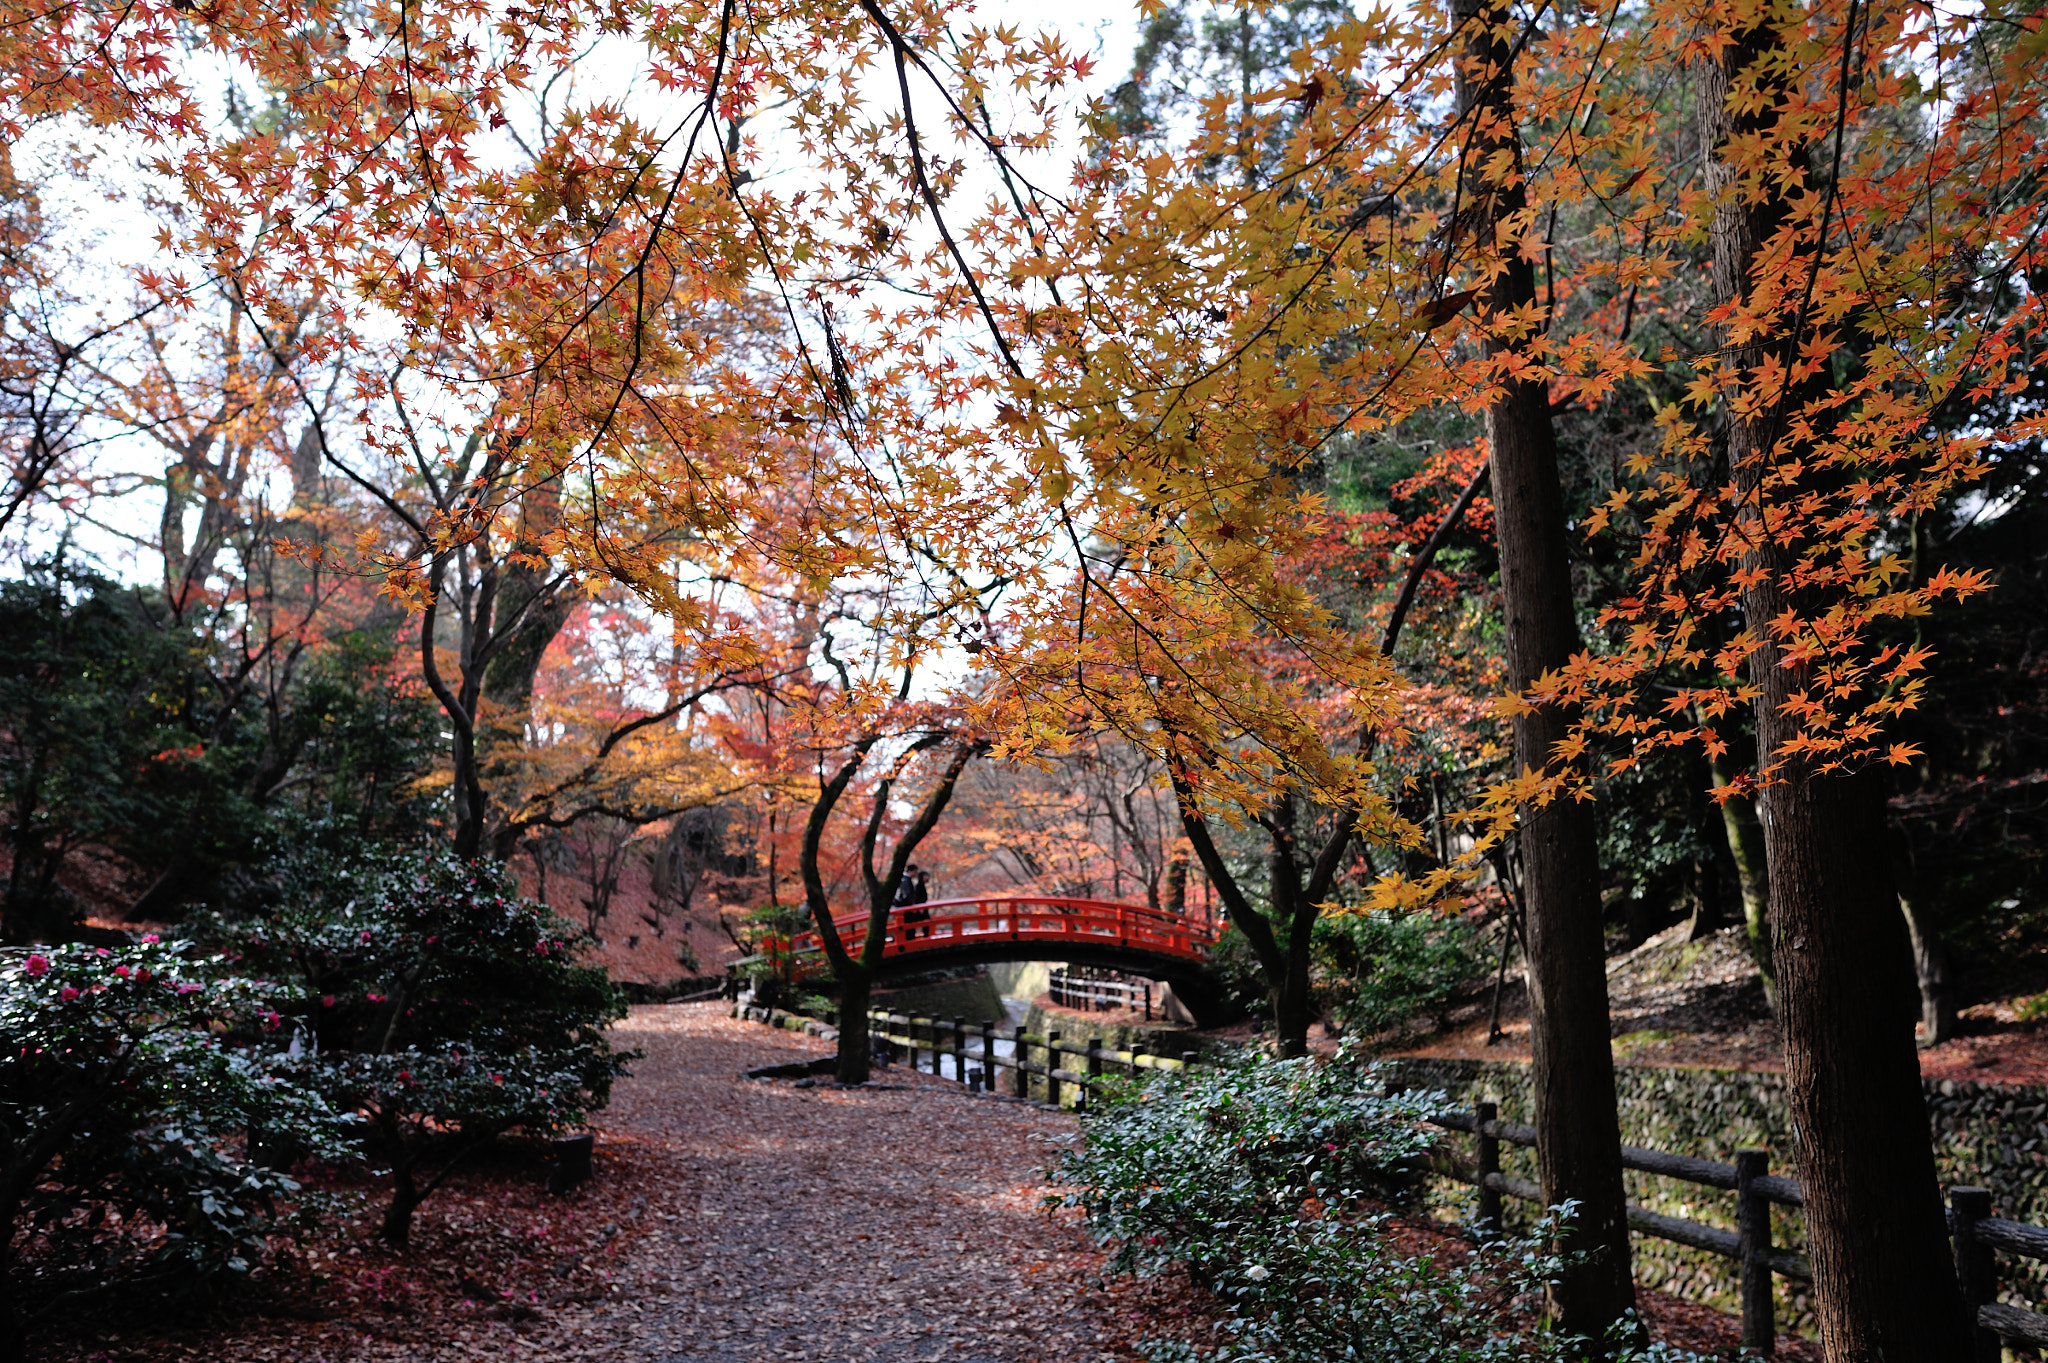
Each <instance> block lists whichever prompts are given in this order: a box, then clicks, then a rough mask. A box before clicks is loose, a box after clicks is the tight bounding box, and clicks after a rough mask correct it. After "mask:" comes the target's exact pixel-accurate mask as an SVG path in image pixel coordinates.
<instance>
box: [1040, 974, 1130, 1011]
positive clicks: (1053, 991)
mask: <svg viewBox="0 0 2048 1363" xmlns="http://www.w3.org/2000/svg"><path fill="white" fill-rule="evenodd" d="M1046 993H1047V994H1048V995H1049V996H1050V997H1051V999H1052V1001H1053V1002H1054V1003H1056V1004H1058V1005H1060V1006H1061V1007H1062V1008H1088V1009H1098V1008H1104V1009H1106V1008H1128V1009H1130V1010H1131V1011H1133V1012H1136V1011H1137V1010H1138V1008H1139V1007H1140V1006H1143V1008H1144V1010H1145V1019H1146V1021H1148V1022H1149V1021H1151V1018H1152V983H1151V981H1149V980H1142V981H1138V982H1135V983H1133V982H1131V981H1128V980H1091V979H1086V978H1083V977H1080V976H1076V975H1069V974H1067V972H1065V971H1064V970H1055V971H1053V972H1052V975H1051V978H1050V980H1049V981H1048V983H1047V987H1046Z"/></svg>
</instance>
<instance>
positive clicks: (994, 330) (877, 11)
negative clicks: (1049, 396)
mask: <svg viewBox="0 0 2048 1363" xmlns="http://www.w3.org/2000/svg"><path fill="white" fill-rule="evenodd" d="M860 7H861V8H862V9H863V10H866V11H867V13H868V16H869V17H870V18H872V19H873V20H874V21H875V23H876V24H877V25H878V26H879V27H880V28H881V30H882V33H883V35H884V36H886V37H887V38H888V39H889V47H890V50H891V51H892V52H893V53H894V55H895V58H896V88H897V90H898V91H900V92H901V94H902V96H903V131H904V133H905V135H906V136H907V137H908V138H909V140H910V168H911V174H912V176H913V177H914V178H915V179H916V181H917V189H918V193H919V195H920V196H921V197H922V198H923V199H924V202H925V207H926V208H928V209H930V210H931V215H932V225H933V226H934V227H936V228H938V229H939V237H940V239H941V240H942V241H944V242H945V243H946V250H947V251H948V252H949V253H951V255H952V257H953V263H954V264H955V265H957V266H959V267H960V275H961V278H963V279H964V280H966V282H967V288H968V290H969V292H971V293H973V295H974V302H975V305H976V306H977V307H978V308H980V309H981V316H982V320H983V321H985V322H987V323H988V330H989V335H990V336H991V337H992V338H994V340H995V343H996V349H997V350H998V351H1000V352H1001V354H1002V357H1003V363H1005V364H1007V365H1008V366H1009V367H1010V372H1011V373H1012V374H1015V375H1016V376H1017V377H1018V378H1022V377H1024V366H1023V365H1021V364H1019V363H1017V357H1016V356H1015V355H1013V354H1011V353H1010V343H1009V342H1008V341H1007V340H1005V339H1003V329H1002V327H1001V326H999V325H998V324H997V322H996V315H995V312H994V311H993V310H992V309H991V308H990V307H989V305H988V299H987V298H985V297H984V296H983V295H982V292H981V280H980V279H978V278H977V277H976V276H975V273H974V269H973V267H972V266H970V265H968V263H967V257H966V256H964V255H962V254H961V252H960V247H959V245H958V244H957V243H956V242H955V241H954V240H953V230H952V229H951V228H949V227H948V226H946V215H945V214H944V213H943V212H942V211H941V210H940V208H939V196H938V194H937V193H935V192H934V191H933V189H932V182H931V180H930V178H929V177H928V176H927V175H926V174H925V166H924V146H923V143H922V142H921V141H920V140H919V138H918V135H917V116H916V115H915V114H914V113H913V112H912V111H911V107H910V74H909V72H908V70H907V69H906V68H905V65H904V58H905V54H906V53H908V52H909V50H910V45H909V44H908V43H906V42H905V41H904V40H903V35H902V34H901V33H898V32H897V31H896V26H895V25H894V24H892V23H890V22H889V16H888V15H886V14H884V13H882V7H881V6H880V5H878V4H876V3H875V0H860Z"/></svg>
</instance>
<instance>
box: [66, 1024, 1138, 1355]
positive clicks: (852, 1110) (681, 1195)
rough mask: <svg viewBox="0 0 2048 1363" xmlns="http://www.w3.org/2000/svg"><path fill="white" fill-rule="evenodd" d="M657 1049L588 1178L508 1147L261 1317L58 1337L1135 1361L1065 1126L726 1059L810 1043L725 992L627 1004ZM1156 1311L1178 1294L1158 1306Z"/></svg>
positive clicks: (225, 1348) (78, 1351) (232, 1345)
mask: <svg viewBox="0 0 2048 1363" xmlns="http://www.w3.org/2000/svg"><path fill="white" fill-rule="evenodd" d="M620 1031H621V1033H622V1035H621V1036H620V1044H622V1045H630V1046H638V1047H640V1048H642V1049H644V1050H645V1051H646V1052H647V1058H646V1059H644V1060H642V1061H640V1062H638V1063H637V1064H636V1065H635V1067H634V1077H633V1078H632V1079H631V1080H629V1081H626V1082H625V1083H622V1084H621V1085H620V1086H619V1089H618V1093H617V1097H616V1100H615V1102H614V1104H613V1106H612V1108H611V1110H610V1111H609V1112H608V1113H606V1114H605V1115H604V1119H603V1123H602V1125H601V1127H600V1130H599V1141H598V1151H597V1168H598V1176H597V1180H596V1181H595V1182H593V1183H591V1184H589V1185H586V1186H585V1187H582V1188H579V1189H577V1190H575V1191H574V1192H572V1193H570V1194H568V1195H567V1196H564V1197H559V1198H557V1197H550V1196H548V1195H547V1193H546V1191H545V1189H544V1188H543V1187H542V1182H543V1171H542V1169H541V1168H540V1167H539V1166H538V1165H537V1164H536V1163H534V1162H533V1161H532V1159H531V1158H527V1159H522V1158H521V1157H520V1156H519V1154H518V1152H516V1151H515V1152H510V1153H508V1154H507V1155H505V1156H504V1157H502V1158H500V1159H499V1160H497V1161H496V1162H494V1163H492V1164H489V1165H486V1166H482V1167H480V1168H478V1169H476V1170H474V1171H471V1172H470V1173H468V1174H466V1175H464V1176H461V1177H458V1178H457V1179H456V1180H455V1181H453V1182H452V1183H451V1184H450V1185H449V1186H447V1187H445V1188H444V1189H442V1191H440V1192H438V1193H436V1194H435V1195H434V1197H433V1198H432V1199H431V1200H430V1201H428V1203H427V1204H426V1205H425V1206H424V1207H423V1208H422V1209H421V1210H420V1213H419V1219H418V1222H417V1228H416V1230H415V1234H414V1245H413V1249H412V1251H411V1252H410V1253H407V1254H395V1253H392V1252H390V1251H388V1250H385V1249H383V1248H382V1247H380V1246H377V1245H375V1244H374V1243H373V1242H372V1240H371V1239H370V1236H371V1232H372V1230H373V1228H374V1220H373V1210H374V1202H375V1200H376V1196H377V1194H378V1192H379V1191H380V1190H379V1189H378V1188H376V1187H375V1186H371V1187H369V1188H367V1189H365V1190H364V1191H367V1192H368V1193H369V1194H370V1195H371V1202H372V1207H371V1208H369V1209H366V1210H365V1212H364V1214H363V1215H361V1216H359V1217H357V1218H355V1219H354V1220H352V1221H351V1222H349V1223H347V1224H344V1225H342V1226H339V1227H337V1228H335V1230H334V1231H333V1232H332V1233H331V1234H328V1235H326V1236H323V1237H322V1238H321V1239H320V1240H319V1241H318V1242H316V1243H315V1244H314V1245H313V1246H312V1247H311V1249H310V1259H311V1263H310V1265H308V1267H310V1269H311V1272H310V1273H302V1272H288V1273H280V1274H277V1275H276V1282H277V1283H278V1286H277V1287H276V1288H275V1289H272V1290H271V1291H270V1292H269V1293H268V1294H267V1295H266V1296H265V1297H264V1298H263V1299H262V1301H261V1302H260V1304H259V1307H258V1309H257V1310H255V1311H253V1312H252V1311H250V1310H248V1309H246V1308H245V1309H242V1310H239V1311H237V1312H236V1313H235V1314H234V1315H233V1316H232V1317H231V1318H225V1319H224V1318H222V1317H221V1316H219V1315H214V1316H212V1317H210V1318H208V1317H205V1316H198V1317H195V1318H194V1319H193V1320H191V1321H188V1322H186V1323H183V1324H175V1325H157V1324H152V1323H148V1322H142V1323H138V1322H137V1321H135V1320H132V1319H121V1318H118V1317H109V1318H108V1320H107V1321H106V1323H105V1325H104V1327H103V1328H94V1327H95V1325H96V1322H92V1321H75V1322H72V1323H71V1326H72V1328H71V1331H70V1332H69V1337H68V1338H65V1339H59V1340H57V1341H54V1348H53V1349H52V1356H53V1357H55V1358H59V1359H63V1360H66V1363H84V1361H85V1360H92V1361H93V1363H102V1361H104V1363H142V1361H143V1360H150V1361H151V1363H156V1360H168V1359H186V1358H190V1359H202V1358H203V1359H208V1360H220V1361H221V1363H243V1361H244V1360H250V1361H253V1360H292V1363H340V1361H341V1360H361V1361H362V1363H370V1361H371V1360H377V1361H378V1363H382V1361H383V1360H441V1359H468V1358H522V1357H531V1358H547V1359H617V1360H622V1363H638V1361H639V1360H659V1361H660V1363H669V1360H698V1359H702V1360H716V1361H717V1363H724V1361H725V1360H778V1359H821V1360H864V1359H869V1358H875V1359H885V1360H890V1361H891V1363H912V1360H939V1359H960V1360H986V1361H987V1363H1008V1361H1009V1360H1034V1359H1060V1360H1069V1361H1071V1360H1095V1359H1101V1358H1104V1357H1109V1358H1127V1357H1129V1356H1130V1355H1129V1353H1128V1350H1127V1349H1125V1348H1123V1347H1122V1339H1123V1337H1124V1336H1125V1335H1126V1333H1127V1329H1128V1327H1130V1326H1132V1325H1134V1324H1136V1322H1135V1321H1134V1319H1133V1317H1132V1313H1131V1308H1130V1307H1129V1306H1128V1305H1126V1304H1125V1302H1124V1299H1125V1298H1127V1297H1134V1296H1141V1295H1143V1293H1141V1292H1138V1291H1136V1290H1135V1289H1133V1288H1131V1287H1129V1286H1126V1285H1117V1286H1114V1287H1112V1288H1111V1289H1108V1290H1105V1289H1103V1288H1101V1287H1099V1286H1098V1285H1097V1283H1098V1280H1099V1277H1100V1272H1099V1266H1100V1263H1101V1257H1100V1256H1099V1255H1098V1254H1096V1253H1095V1252H1094V1251H1092V1250H1091V1249H1090V1248H1089V1247H1088V1245H1087V1243H1086V1241H1085V1240H1084V1238H1083V1237H1082V1235H1081V1234H1080V1232H1079V1230H1078V1228H1077V1227H1076V1226H1075V1225H1074V1223H1073V1222H1072V1221H1071V1220H1066V1219H1061V1218H1057V1217H1052V1216H1048V1215H1047V1214H1046V1213H1045V1212H1044V1211H1042V1210H1041V1209H1040V1200H1041V1197H1042V1195H1043V1193H1044V1188H1043V1186H1042V1182H1041V1180H1042V1174H1043V1171H1044V1169H1045V1168H1046V1166H1047V1165H1048V1164H1049V1163H1050V1162H1051V1160H1052V1157H1053V1153H1054V1151H1053V1149H1052V1146H1051V1143H1052V1142H1053V1141H1056V1140H1058V1139H1059V1138H1061V1137H1062V1136H1064V1135H1066V1134H1068V1133H1070V1132H1071V1131H1072V1128H1073V1123H1072V1121H1071V1119H1069V1118H1066V1117H1062V1116H1059V1115H1057V1114H1054V1113H1050V1112H1046V1111H1044V1110H1041V1109H1038V1108H1034V1107H1025V1106H1021V1105H1017V1104H1012V1103H1002V1102H994V1101H988V1100H975V1099H973V1098H970V1097H968V1096H967V1095H966V1094H965V1093H963V1092H962V1090H961V1089H960V1087H959V1086H958V1085H956V1084H952V1083H941V1082H939V1081H937V1080H933V1079H931V1078H930V1077H929V1076H915V1075H910V1074H908V1073H906V1072H905V1071H904V1070H903V1069H901V1068H900V1067H898V1068H895V1069H891V1070H887V1071H882V1072H880V1073H879V1074H878V1079H879V1084H878V1085H877V1087H876V1088H875V1089H874V1090H872V1091H867V1090H859V1091H840V1090H837V1089H833V1088H829V1087H825V1088H799V1087H796V1086H795V1085H793V1084H790V1083H787V1082H780V1083H763V1082H758V1081H750V1080H746V1079H743V1078H741V1077H740V1071H741V1070H743V1069H746V1068H749V1067H752V1066H757V1065H762V1064H771V1063H775V1062H778V1061H785V1060H793V1059H803V1058H809V1057H811V1056H814V1055H821V1054H825V1053H826V1052H827V1050H828V1047H827V1046H826V1045H825V1044H824V1043H822V1042H819V1041H816V1040H813V1039H811V1038H807V1037H802V1036H798V1035H794V1034H791V1033H787V1032H779V1031H774V1030H771V1029H769V1028H765V1027H760V1026H757V1025H754V1024H751V1023H745V1022H736V1021H732V1020H730V1019H728V1018H727V1017H726V1016H725V1015H724V1005H723V1004H717V1003H709V1004H684V1005H668V1006H653V1007H644V1008H637V1009H635V1010H634V1012H633V1015H632V1017H631V1018H630V1019H629V1020H628V1021H627V1022H625V1023H624V1024H622V1025H621V1027H620ZM1169 1309H1170V1308H1169Z"/></svg>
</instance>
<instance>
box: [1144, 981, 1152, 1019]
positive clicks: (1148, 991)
mask: <svg viewBox="0 0 2048 1363" xmlns="http://www.w3.org/2000/svg"><path fill="white" fill-rule="evenodd" d="M1151 1020H1152V981H1150V980H1147V981H1145V1021H1147V1022H1150V1021H1151Z"/></svg>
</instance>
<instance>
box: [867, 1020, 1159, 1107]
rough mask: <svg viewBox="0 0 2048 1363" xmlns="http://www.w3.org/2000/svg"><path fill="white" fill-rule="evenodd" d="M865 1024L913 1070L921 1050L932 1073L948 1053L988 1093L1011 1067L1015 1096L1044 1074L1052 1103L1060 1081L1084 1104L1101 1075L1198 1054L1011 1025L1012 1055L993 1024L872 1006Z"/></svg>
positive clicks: (957, 1069) (1007, 1037)
mask: <svg viewBox="0 0 2048 1363" xmlns="http://www.w3.org/2000/svg"><path fill="white" fill-rule="evenodd" d="M868 1028H869V1033H870V1035H872V1036H874V1037H875V1038H876V1039H878V1040H881V1041H886V1042H888V1043H890V1044H891V1045H894V1046H900V1047H902V1048H903V1050H904V1052H905V1057H904V1058H905V1061H906V1062H907V1063H908V1064H909V1066H910V1068H912V1069H917V1068H918V1052H919V1051H924V1052H926V1053H927V1054H928V1056H929V1057H930V1060H929V1064H930V1070H931V1073H933V1074H939V1073H940V1072H941V1061H942V1058H943V1057H945V1056H948V1055H950V1056H952V1057H953V1073H954V1075H955V1076H956V1077H958V1078H959V1079H960V1081H961V1082H962V1083H964V1084H967V1085H968V1086H969V1087H970V1088H978V1089H985V1090H987V1091H988V1092H990V1093H994V1092H997V1089H998V1079H997V1072H998V1071H999V1070H1009V1071H1010V1072H1011V1091H1012V1093H1013V1094H1014V1096H1016V1097H1019V1098H1028V1097H1029V1096H1030V1094H1031V1081H1032V1080H1033V1079H1034V1078H1037V1079H1042V1080H1044V1081H1045V1089H1046V1101H1047V1102H1048V1103H1051V1104H1053V1105H1054V1106H1059V1105H1060V1100H1061V1097H1062V1096H1063V1095H1062V1088H1063V1087H1064V1086H1068V1085H1071V1086H1073V1087H1074V1089H1075V1090H1076V1095H1075V1096H1076V1097H1077V1099H1079V1100H1080V1101H1081V1102H1083V1103H1085V1102H1086V1101H1087V1097H1088V1094H1089V1093H1090V1092H1092V1091H1093V1090H1094V1089H1095V1088H1096V1087H1097V1086H1099V1085H1100V1084H1101V1083H1102V1080H1103V1076H1104V1075H1105V1074H1110V1073H1119V1072H1120V1073H1122V1074H1125V1075H1131V1076H1135V1075H1137V1074H1139V1073H1142V1072H1144V1071H1147V1070H1178V1069H1185V1068H1187V1067H1188V1065H1190V1064H1192V1063H1193V1062H1194V1060H1195V1056H1196V1053H1195V1052H1193V1051H1185V1052H1182V1053H1181V1055H1180V1056H1179V1057H1173V1056H1164V1055H1153V1054H1152V1053H1150V1052H1149V1051H1113V1050H1107V1049H1104V1047H1103V1045H1102V1038H1101V1037H1092V1038H1090V1039H1089V1040H1088V1041H1086V1042H1079V1041H1068V1040H1066V1039H1065V1034H1064V1033H1061V1032H1047V1033H1046V1034H1045V1035H1044V1036H1042V1037H1040V1036H1032V1035H1030V1034H1029V1033H1027V1032H1026V1031H1025V1030H1024V1029H1023V1028H1022V1027H1013V1028H1011V1029H1010V1030H1009V1032H1007V1033H1006V1034H1003V1035H1002V1036H1001V1037H1000V1039H1001V1040H1004V1041H1008V1042H1009V1043H1010V1054H1008V1055H1000V1054H998V1053H997V1051H996V1042H997V1040H998V1039H999V1038H998V1034H997V1032H996V1028H995V1025H994V1024H993V1023H988V1022H984V1023H982V1024H981V1025H980V1026H979V1027H978V1028H975V1029H972V1030H970V1029H969V1027H968V1024H967V1019H966V1018H964V1017H956V1018H954V1019H953V1020H952V1021H951V1022H946V1021H943V1020H941V1019H939V1018H928V1017H919V1016H914V1015H912V1016H906V1015H904V1014H902V1013H884V1012H880V1011H876V1012H870V1013H869V1014H868ZM970 1043H977V1044H970ZM1034 1051H1035V1052H1039V1053H1041V1054H1043V1056H1044V1057H1045V1059H1044V1063H1039V1062H1036V1061H1033V1060H1032V1059H1031V1056H1032V1053H1033V1052H1034ZM1063 1057H1064V1058H1066V1059H1069V1060H1078V1061H1080V1062H1081V1066H1082V1067H1081V1068H1079V1069H1075V1068H1073V1067H1072V1066H1071V1065H1069V1064H1065V1063H1062V1058H1063Z"/></svg>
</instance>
